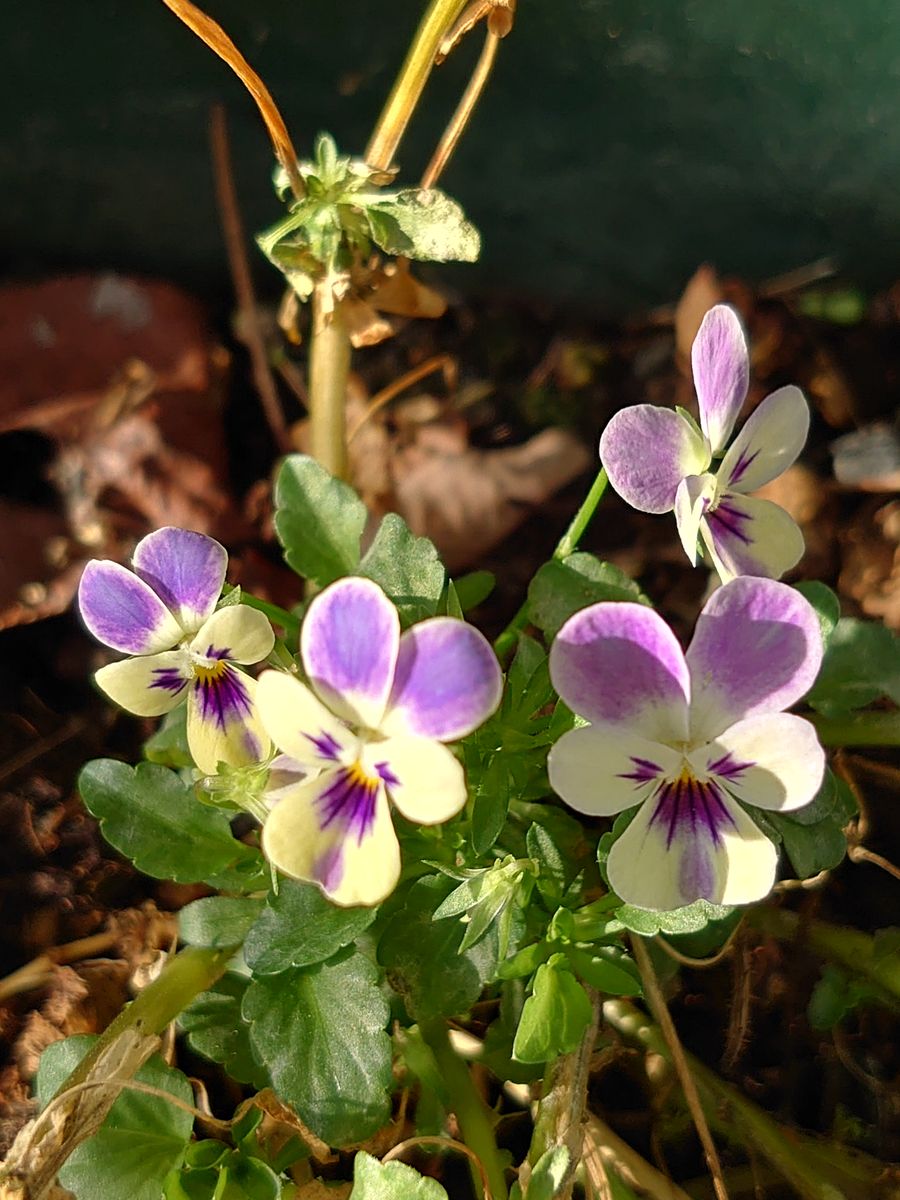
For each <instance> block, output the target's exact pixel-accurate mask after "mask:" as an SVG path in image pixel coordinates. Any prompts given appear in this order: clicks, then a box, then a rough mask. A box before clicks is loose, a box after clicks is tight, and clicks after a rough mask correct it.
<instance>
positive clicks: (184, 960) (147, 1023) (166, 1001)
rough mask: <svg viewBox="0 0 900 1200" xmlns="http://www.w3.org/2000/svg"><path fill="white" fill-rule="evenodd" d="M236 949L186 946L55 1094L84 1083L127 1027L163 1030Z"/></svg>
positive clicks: (143, 1031)
mask: <svg viewBox="0 0 900 1200" xmlns="http://www.w3.org/2000/svg"><path fill="white" fill-rule="evenodd" d="M236 950H237V947H236V946H226V947H224V948H223V949H219V950H210V949H206V948H205V947H200V946H189V947H188V948H187V949H186V950H182V951H181V953H180V954H176V955H175V957H174V958H173V959H171V960H170V961H169V962H168V963H167V964H166V966H165V967H163V969H162V971H161V972H160V974H159V976H158V977H157V978H156V979H154V981H153V982H152V983H150V984H148V985H147V987H145V988H144V990H143V991H142V992H140V993H139V994H138V996H137V999H135V1000H133V1001H132V1002H131V1004H129V1005H128V1007H127V1008H124V1009H123V1010H122V1011H121V1012H120V1013H119V1015H118V1016H117V1017H116V1019H115V1020H114V1021H113V1022H112V1023H111V1024H110V1025H107V1027H106V1029H105V1030H104V1031H103V1033H102V1034H101V1035H100V1037H99V1038H98V1039H97V1041H96V1042H95V1043H94V1045H93V1046H92V1047H91V1049H90V1050H89V1051H88V1053H87V1054H86V1055H85V1056H84V1058H83V1059H82V1060H81V1062H80V1063H79V1064H78V1066H77V1067H76V1068H75V1070H74V1071H73V1072H72V1074H71V1075H70V1076H69V1077H68V1079H66V1081H65V1082H64V1083H63V1084H62V1085H61V1086H60V1087H59V1089H58V1090H57V1093H56V1094H57V1095H59V1093H60V1092H64V1091H66V1090H67V1089H68V1088H71V1087H74V1086H75V1084H77V1083H83V1082H84V1080H85V1079H86V1078H87V1076H88V1074H89V1073H90V1071H91V1068H92V1067H93V1066H94V1063H95V1062H96V1061H97V1059H98V1058H99V1057H100V1055H101V1054H102V1053H103V1051H104V1050H106V1049H107V1047H109V1046H110V1045H111V1044H112V1043H113V1042H114V1041H115V1040H116V1038H117V1037H118V1036H119V1035H120V1034H121V1033H123V1032H124V1031H125V1030H126V1029H131V1028H134V1029H136V1030H137V1031H138V1032H139V1033H141V1034H144V1035H147V1036H150V1035H155V1034H160V1033H162V1032H163V1030H164V1029H165V1028H166V1026H167V1025H169V1024H171V1022H172V1021H174V1020H175V1018H176V1017H177V1016H178V1014H179V1013H180V1012H182V1011H183V1010H184V1009H185V1008H187V1006H188V1005H189V1004H190V1002H191V1001H192V1000H193V999H194V997H195V996H199V995H200V993H201V992H205V991H206V990H207V989H208V988H210V987H212V985H213V984H214V983H215V982H216V980H217V979H219V978H220V977H221V976H222V975H223V974H224V973H225V968H226V967H227V966H228V963H229V961H230V960H231V958H232V957H233V956H234V953H235V951H236Z"/></svg>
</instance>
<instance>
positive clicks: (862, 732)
mask: <svg viewBox="0 0 900 1200" xmlns="http://www.w3.org/2000/svg"><path fill="white" fill-rule="evenodd" d="M805 715H806V718H807V720H809V721H811V722H812V723H813V725H815V727H816V729H817V731H818V734H819V740H820V741H821V743H822V745H823V746H900V713H897V712H860V713H853V714H852V715H851V716H848V717H823V716H821V715H820V714H819V713H806V714H805Z"/></svg>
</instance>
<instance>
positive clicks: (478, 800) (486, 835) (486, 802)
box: [471, 754, 510, 856]
mask: <svg viewBox="0 0 900 1200" xmlns="http://www.w3.org/2000/svg"><path fill="white" fill-rule="evenodd" d="M509 799H510V793H509V767H508V764H507V758H506V755H505V754H494V755H492V756H491V757H490V758H489V760H488V763H487V766H486V767H485V768H484V770H483V771H482V772H481V774H480V775H479V777H478V779H477V781H476V783H475V789H474V796H473V799H472V828H471V838H472V849H473V850H474V851H475V853H476V854H477V855H479V856H480V855H482V854H486V853H487V852H488V850H490V848H491V846H493V844H494V842H496V840H497V838H498V837H499V836H500V833H501V831H502V829H503V826H504V824H505V823H506V814H507V812H508V811H509Z"/></svg>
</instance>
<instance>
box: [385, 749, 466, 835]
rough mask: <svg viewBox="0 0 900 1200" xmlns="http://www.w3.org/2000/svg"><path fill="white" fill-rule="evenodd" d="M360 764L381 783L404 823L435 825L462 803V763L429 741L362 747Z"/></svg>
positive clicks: (445, 818) (463, 791)
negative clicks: (413, 822) (380, 780)
mask: <svg viewBox="0 0 900 1200" xmlns="http://www.w3.org/2000/svg"><path fill="white" fill-rule="evenodd" d="M363 763H364V765H365V767H366V769H367V770H368V771H370V772H371V773H372V774H374V775H376V776H379V777H380V778H381V779H383V780H384V783H385V786H386V787H387V790H388V795H389V796H390V798H391V800H392V801H393V802H394V804H395V805H396V806H397V808H398V810H399V811H400V812H401V813H402V814H403V816H404V817H406V818H407V820H410V821H415V822H416V824H418V825H439V824H440V823H441V822H442V821H448V820H449V819H450V818H451V817H455V816H456V814H457V813H458V812H459V811H460V809H461V808H462V807H463V806H464V804H465V802H466V778H465V772H464V771H463V768H462V764H461V763H460V762H459V760H458V759H456V758H455V757H454V755H453V754H452V753H451V751H450V750H448V749H447V747H446V746H443V745H441V743H440V742H436V741H433V740H432V739H431V738H420V737H393V738H387V739H386V740H385V741H383V742H372V743H370V744H369V745H368V746H366V748H365V753H364V756H363Z"/></svg>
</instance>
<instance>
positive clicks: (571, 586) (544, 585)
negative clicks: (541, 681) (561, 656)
mask: <svg viewBox="0 0 900 1200" xmlns="http://www.w3.org/2000/svg"><path fill="white" fill-rule="evenodd" d="M602 600H629V601H631V602H632V603H637V604H649V603H650V602H649V600H648V599H647V597H646V596H645V595H644V594H643V592H642V591H641V589H640V588H639V587H638V585H637V584H636V583H635V582H634V580H633V579H629V578H628V576H627V575H626V574H625V572H624V571H620V570H619V568H618V567H614V566H613V565H612V563H608V562H601V561H600V560H599V559H598V558H595V557H594V555H593V554H585V553H582V552H581V551H579V552H578V553H577V554H570V555H569V556H568V558H565V559H563V560H562V561H560V560H558V559H552V560H551V561H550V562H548V563H544V565H543V566H542V567H541V568H540V569H539V570H538V572H537V574H536V575H535V577H534V578H533V579H532V581H531V584H530V585H529V588H528V616H529V619H530V620H531V621H532V623H533V624H535V625H537V627H538V629H542V630H543V631H544V633H545V634H546V635H547V638H548V640H549V639H552V638H554V637H556V635H557V633H559V631H560V629H561V628H562V627H563V625H564V624H565V623H566V621H568V619H569V617H571V616H572V614H573V613H576V612H578V611H579V610H580V609H582V608H586V607H587V606H588V605H589V604H597V603H598V602H600V601H602Z"/></svg>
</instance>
